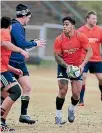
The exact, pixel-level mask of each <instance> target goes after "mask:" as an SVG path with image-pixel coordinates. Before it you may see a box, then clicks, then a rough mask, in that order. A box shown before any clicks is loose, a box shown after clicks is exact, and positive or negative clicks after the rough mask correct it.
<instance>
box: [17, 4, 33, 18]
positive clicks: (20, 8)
mask: <svg viewBox="0 0 102 133" xmlns="http://www.w3.org/2000/svg"><path fill="white" fill-rule="evenodd" d="M29 15H31V12H30V10H29V9H28V7H27V6H26V5H24V4H18V5H17V7H16V16H17V18H21V17H23V16H29Z"/></svg>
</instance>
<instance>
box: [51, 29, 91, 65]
mask: <svg viewBox="0 0 102 133" xmlns="http://www.w3.org/2000/svg"><path fill="white" fill-rule="evenodd" d="M88 47H89V44H88V38H87V37H86V36H85V35H84V34H83V33H81V32H79V31H76V30H75V32H74V35H73V36H72V37H71V38H68V37H66V36H65V35H64V33H62V34H61V35H59V36H58V37H57V38H56V39H55V42H54V51H55V52H57V53H60V55H61V57H62V58H63V60H64V61H65V62H66V63H67V64H69V65H74V66H79V65H81V63H82V58H81V55H82V50H83V49H87V48H88Z"/></svg>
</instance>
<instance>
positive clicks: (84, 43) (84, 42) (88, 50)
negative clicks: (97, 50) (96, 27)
mask: <svg viewBox="0 0 102 133" xmlns="http://www.w3.org/2000/svg"><path fill="white" fill-rule="evenodd" d="M82 47H83V49H84V50H85V51H86V56H85V59H84V61H83V63H82V65H83V66H85V65H86V64H87V62H88V61H89V60H90V58H91V57H92V55H93V51H92V48H91V45H90V44H89V41H88V38H87V37H86V36H85V35H83V37H82Z"/></svg>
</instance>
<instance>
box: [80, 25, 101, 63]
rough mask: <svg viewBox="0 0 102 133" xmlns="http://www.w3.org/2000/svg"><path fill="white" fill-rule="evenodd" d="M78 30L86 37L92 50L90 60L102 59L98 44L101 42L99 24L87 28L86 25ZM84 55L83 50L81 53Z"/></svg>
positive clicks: (97, 60)
mask: <svg viewBox="0 0 102 133" xmlns="http://www.w3.org/2000/svg"><path fill="white" fill-rule="evenodd" d="M78 31H80V32H82V33H84V34H85V35H86V36H87V37H88V39H89V43H90V45H91V47H92V50H93V56H92V57H91V59H90V61H93V62H99V61H102V58H101V54H100V44H101V43H102V29H101V28H100V27H99V26H97V25H96V26H94V27H93V28H92V29H90V28H88V27H87V26H86V25H84V26H82V27H81V28H79V29H78ZM82 56H83V58H84V57H85V52H84V51H83V54H82Z"/></svg>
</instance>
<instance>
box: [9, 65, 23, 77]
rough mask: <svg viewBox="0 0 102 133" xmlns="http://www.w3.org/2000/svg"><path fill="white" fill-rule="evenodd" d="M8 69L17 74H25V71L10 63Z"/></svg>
mask: <svg viewBox="0 0 102 133" xmlns="http://www.w3.org/2000/svg"><path fill="white" fill-rule="evenodd" d="M8 71H10V72H13V73H15V74H17V75H19V76H22V75H23V72H22V71H21V70H20V69H17V68H14V67H12V66H10V65H8Z"/></svg>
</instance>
